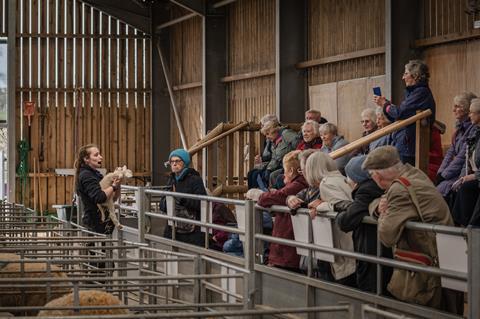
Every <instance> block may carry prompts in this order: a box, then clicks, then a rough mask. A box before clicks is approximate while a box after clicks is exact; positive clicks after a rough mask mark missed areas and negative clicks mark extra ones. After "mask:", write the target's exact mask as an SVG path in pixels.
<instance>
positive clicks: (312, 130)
mask: <svg viewBox="0 0 480 319" xmlns="http://www.w3.org/2000/svg"><path fill="white" fill-rule="evenodd" d="M321 147H322V139H321V138H320V124H318V122H316V121H314V120H306V121H305V123H303V125H302V140H301V141H300V143H298V145H297V150H300V151H303V150H306V149H310V148H314V149H320V148H321Z"/></svg>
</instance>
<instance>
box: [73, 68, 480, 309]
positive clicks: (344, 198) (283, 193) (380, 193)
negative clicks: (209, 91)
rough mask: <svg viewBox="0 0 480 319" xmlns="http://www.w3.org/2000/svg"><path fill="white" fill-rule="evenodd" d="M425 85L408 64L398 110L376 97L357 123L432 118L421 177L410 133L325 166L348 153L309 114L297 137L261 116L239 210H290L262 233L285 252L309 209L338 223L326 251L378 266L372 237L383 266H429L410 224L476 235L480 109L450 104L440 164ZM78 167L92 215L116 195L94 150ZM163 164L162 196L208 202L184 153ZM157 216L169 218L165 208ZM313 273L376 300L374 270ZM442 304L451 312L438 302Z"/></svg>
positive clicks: (433, 283)
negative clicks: (451, 123)
mask: <svg viewBox="0 0 480 319" xmlns="http://www.w3.org/2000/svg"><path fill="white" fill-rule="evenodd" d="M429 76H430V74H429V70H428V67H427V65H426V64H425V63H424V62H422V61H419V60H412V61H409V62H408V63H407V64H406V65H405V72H404V74H403V77H402V78H403V80H404V82H405V86H406V89H405V98H404V100H403V101H402V102H401V103H400V104H398V105H395V104H393V103H392V102H391V101H389V100H387V99H386V98H385V97H384V96H376V95H375V96H373V101H374V103H376V104H377V105H378V107H377V108H376V109H373V108H367V109H366V110H364V111H363V112H362V113H361V114H360V118H361V124H362V126H363V129H364V131H363V133H362V136H366V135H368V134H371V133H372V132H374V131H376V130H378V129H382V128H384V127H385V126H387V125H388V124H390V123H392V122H395V121H398V120H403V119H407V118H409V117H411V116H413V115H415V113H416V112H417V111H422V110H427V109H430V110H431V111H432V116H431V117H430V118H429V119H428V121H429V125H430V128H431V134H432V138H431V147H430V154H429V160H430V166H429V172H427V173H424V172H422V171H420V170H419V169H417V168H415V167H414V164H415V141H416V138H415V134H416V130H415V124H411V125H409V126H406V127H403V128H401V129H399V130H397V131H395V132H393V133H390V134H387V135H385V136H383V137H380V138H379V139H377V140H375V141H373V142H371V143H370V144H369V145H364V146H362V147H360V148H358V149H357V150H355V151H354V152H352V153H350V154H347V155H343V156H341V157H339V158H336V159H332V158H331V156H329V153H331V152H332V151H335V150H337V149H339V148H341V147H343V146H345V145H347V144H348V143H349V142H348V141H346V140H345V139H344V138H343V136H342V135H341V134H339V131H338V128H337V127H336V125H334V124H333V123H329V122H328V120H327V119H325V118H323V117H322V115H321V113H320V112H319V111H317V110H308V111H307V112H306V113H305V122H304V124H303V125H302V127H301V131H300V132H295V131H294V130H292V129H290V128H288V127H286V126H284V125H282V123H281V122H280V121H279V119H278V118H277V117H276V116H275V115H272V114H269V115H266V116H264V117H263V118H262V119H261V121H260V122H261V133H262V134H263V135H264V136H265V138H266V140H265V144H264V146H263V150H262V152H261V154H258V155H256V156H255V161H254V162H255V167H254V168H253V169H252V170H251V171H250V172H249V173H248V188H249V190H248V192H247V193H246V198H248V199H252V200H255V201H257V203H258V205H260V206H262V207H270V206H272V205H286V206H288V207H289V208H290V210H291V214H285V213H272V214H270V213H267V212H264V214H263V226H264V233H266V234H269V235H270V234H271V235H272V236H274V237H279V238H285V239H290V240H294V239H295V235H294V232H293V225H292V220H291V216H290V215H295V214H296V212H297V210H298V209H299V208H307V209H308V210H309V212H310V217H311V218H312V219H315V218H316V217H317V216H318V214H321V213H323V212H336V213H337V215H336V218H335V219H334V221H333V223H332V236H333V243H334V247H336V248H341V249H343V250H346V251H355V252H360V253H364V254H369V255H376V254H377V234H378V238H379V240H380V241H381V245H382V247H383V249H382V256H383V257H386V258H395V259H398V260H403V261H410V262H415V263H417V264H421V265H427V266H438V265H437V260H438V252H437V246H436V240H435V236H434V235H433V234H431V233H428V232H423V231H412V230H409V229H408V228H406V227H405V224H406V222H408V221H419V222H425V223H433V224H440V225H448V226H453V225H457V226H470V225H471V226H474V227H478V226H480V198H479V193H480V192H479V181H480V172H479V170H478V168H480V130H479V125H480V99H479V98H477V97H476V95H475V94H473V93H471V92H465V93H461V94H459V95H457V96H455V97H454V99H453V113H454V116H455V120H456V123H455V131H454V134H453V137H452V143H451V146H450V147H449V148H448V150H447V152H446V154H445V156H444V157H443V156H442V151H441V150H442V147H441V142H440V140H441V139H440V138H439V136H440V134H441V133H442V131H444V129H445V128H444V126H443V125H441V123H438V121H435V100H434V98H433V95H432V92H431V90H430V88H429V85H428V80H429ZM79 163H81V165H80V166H79V170H78V173H79V176H80V178H79V181H78V184H77V191H78V192H79V194H80V196H81V198H82V200H83V201H84V202H85V203H86V204H87V205H86V206H87V208H88V207H90V206H91V210H92V212H93V211H94V210H96V208H95V207H94V204H96V203H98V202H101V201H102V200H105V199H106V198H107V197H111V196H117V195H118V194H117V193H116V192H117V186H118V185H116V184H115V185H112V187H111V189H106V190H101V189H100V188H99V187H98V186H97V182H98V180H99V178H100V177H99V176H96V175H95V172H93V169H94V168H96V167H97V166H98V165H99V164H101V156H100V154H99V151H98V149H97V148H96V147H90V148H87V149H86V150H83V153H81V154H79ZM169 164H170V167H171V171H172V173H171V176H170V179H169V183H168V185H169V186H170V189H171V190H172V191H177V192H186V193H190V194H199V195H204V194H206V189H205V187H204V186H203V182H202V180H201V178H200V176H199V174H198V172H196V171H195V170H194V169H193V168H190V167H189V165H190V155H189V154H188V152H187V151H185V150H174V151H173V152H172V153H171V154H170V156H169ZM89 185H90V186H89ZM92 185H93V186H92ZM89 189H90V190H89ZM161 208H162V210H164V211H166V210H167V207H166V202H165V200H163V201H162V203H161ZM175 209H176V210H177V215H178V214H180V216H181V217H185V218H190V219H196V220H198V219H199V218H200V216H199V215H200V203H199V201H197V200H190V199H179V200H177V202H175ZM92 212H90V213H88V214H87V215H86V216H87V219H88V220H86V223H87V225H90V226H91V229H92V230H94V231H97V230H100V231H101V232H103V230H104V229H103V228H102V227H100V226H98V225H97V224H98V223H99V222H98V221H93V219H92V217H91V216H94V215H95V214H94V213H92ZM178 212H180V213H178ZM272 216H273V218H272ZM365 216H372V217H373V218H376V219H378V227H377V226H375V225H371V224H365V223H363V222H362V220H363V218H364V217H365ZM214 219H215V222H216V223H219V224H224V225H226V224H229V223H232V224H233V223H235V217H234V215H233V214H231V212H229V210H228V208H227V207H225V206H224V205H219V204H215V205H214ZM165 236H166V237H169V238H171V237H173V236H175V238H176V239H178V240H181V241H185V242H188V243H192V244H195V245H200V246H202V245H204V240H205V238H206V237H205V235H204V234H203V233H201V232H200V229H199V227H197V226H193V225H188V224H185V225H184V224H179V225H177V227H176V233H175V234H172V229H171V227H167V228H166V230H165ZM212 244H213V247H214V248H215V247H216V249H219V250H223V251H226V252H230V253H232V254H236V255H241V254H242V245H241V242H240V241H239V239H238V236H236V237H235V235H233V236H232V234H228V233H225V232H220V231H217V232H216V233H215V234H214V236H213V238H212ZM265 256H267V258H266V259H265V263H266V264H268V265H270V266H272V267H279V268H282V269H286V270H290V271H295V272H302V271H303V270H304V269H303V268H304V267H302V265H303V264H305V262H304V260H302V258H301V257H300V256H299V255H298V254H297V251H296V249H295V248H294V247H290V246H286V245H281V244H274V243H272V244H270V245H269V247H266V249H265ZM314 270H315V274H316V276H317V277H318V278H322V279H324V280H329V281H333V282H336V283H340V284H344V285H348V286H351V287H356V288H358V289H361V290H364V291H368V292H376V290H377V274H376V268H375V265H374V264H371V263H368V262H365V261H359V260H355V259H353V258H348V257H342V256H336V257H335V259H334V261H333V262H326V261H321V260H316V261H315V263H314ZM381 275H382V278H383V283H384V287H382V292H381V293H383V294H386V295H390V296H393V297H395V298H398V299H400V300H403V301H407V302H412V303H417V304H421V305H428V306H432V307H436V308H442V307H443V308H445V307H446V308H448V309H447V310H449V311H452V312H456V313H461V311H462V310H463V305H462V301H461V299H462V296H460V295H459V294H455V293H454V292H452V291H449V290H446V289H442V287H441V284H440V278H439V277H436V276H432V275H429V274H425V273H411V272H409V271H407V270H401V269H391V268H389V267H383V272H382V274H381ZM446 299H448V300H449V302H444V301H445V300H446ZM452 300H456V301H458V302H452Z"/></svg>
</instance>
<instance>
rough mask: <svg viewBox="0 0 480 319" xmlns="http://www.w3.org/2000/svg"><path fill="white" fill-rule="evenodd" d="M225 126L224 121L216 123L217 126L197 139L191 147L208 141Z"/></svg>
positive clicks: (220, 132)
mask: <svg viewBox="0 0 480 319" xmlns="http://www.w3.org/2000/svg"><path fill="white" fill-rule="evenodd" d="M224 128H225V123H218V125H217V126H215V127H214V128H213V130H211V131H210V132H208V133H207V134H206V135H205V136H204V137H202V138H201V139H199V140H198V141H197V142H196V143H195V144H193V145H192V147H191V148H194V147H196V146H197V145H200V144H203V143H205V142H206V141H208V140H209V139H211V138H214V137H215V136H217V135H219V134H222V132H223V130H224Z"/></svg>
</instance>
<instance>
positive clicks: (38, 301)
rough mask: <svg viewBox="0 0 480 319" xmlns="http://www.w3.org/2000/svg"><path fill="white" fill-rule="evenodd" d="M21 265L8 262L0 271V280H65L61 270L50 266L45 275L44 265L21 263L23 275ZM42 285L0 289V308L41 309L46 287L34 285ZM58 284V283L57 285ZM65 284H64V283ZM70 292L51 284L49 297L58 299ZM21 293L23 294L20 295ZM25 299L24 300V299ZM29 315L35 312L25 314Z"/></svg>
mask: <svg viewBox="0 0 480 319" xmlns="http://www.w3.org/2000/svg"><path fill="white" fill-rule="evenodd" d="M9 259H10V258H9ZM21 266H22V265H21V264H20V263H18V262H10V263H7V264H6V265H4V266H3V267H2V268H1V269H0V278H12V282H13V281H15V279H14V278H52V277H53V278H67V276H66V275H65V273H64V272H62V269H61V268H59V267H57V266H54V265H51V266H50V273H47V264H46V263H29V262H25V263H23V273H22V268H21ZM39 284H40V285H43V286H42V287H33V286H32V287H29V286H25V288H13V289H12V288H9V287H1V288H0V307H21V306H31V307H41V306H43V305H44V304H45V303H46V302H47V301H48V300H47V287H46V283H42V282H37V283H35V285H39ZM59 284H60V283H59ZM64 284H65V283H64ZM70 291H71V290H70V289H69V288H65V287H56V286H55V284H52V286H51V289H50V297H51V298H58V297H60V296H63V295H64V294H66V293H69V292H70ZM22 292H23V293H22ZM24 297H25V298H24ZM27 313H28V314H29V315H34V314H35V313H36V311H29V312H27Z"/></svg>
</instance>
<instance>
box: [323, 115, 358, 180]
mask: <svg viewBox="0 0 480 319" xmlns="http://www.w3.org/2000/svg"><path fill="white" fill-rule="evenodd" d="M320 137H321V138H322V142H323V146H322V148H320V151H321V152H323V153H327V154H328V153H330V152H332V151H335V150H338V149H339V148H341V147H342V146H345V145H347V144H348V142H347V141H346V140H345V139H344V138H343V136H339V135H338V131H337V127H336V126H335V125H334V124H332V123H325V124H322V125H321V126H320ZM350 157H351V155H350V154H347V155H344V156H342V157H339V158H337V159H336V160H335V163H336V164H337V168H338V170H339V171H340V172H341V173H342V174H344V172H345V165H347V163H348V161H349V160H350Z"/></svg>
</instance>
